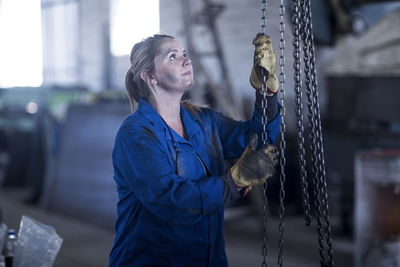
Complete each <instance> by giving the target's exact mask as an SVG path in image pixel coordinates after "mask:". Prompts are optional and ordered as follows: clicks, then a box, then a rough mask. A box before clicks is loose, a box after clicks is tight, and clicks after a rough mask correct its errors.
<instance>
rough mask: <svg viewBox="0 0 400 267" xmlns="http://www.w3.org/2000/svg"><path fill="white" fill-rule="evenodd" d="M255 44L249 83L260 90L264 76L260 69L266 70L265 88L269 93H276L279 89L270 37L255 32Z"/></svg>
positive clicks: (274, 55)
mask: <svg viewBox="0 0 400 267" xmlns="http://www.w3.org/2000/svg"><path fill="white" fill-rule="evenodd" d="M253 44H254V46H255V50H254V60H253V68H252V69H251V74H250V83H251V85H252V86H253V87H254V88H255V89H257V90H260V89H261V88H262V85H263V81H264V76H263V72H262V70H263V69H264V70H265V71H266V76H267V88H268V90H269V92H270V93H272V94H276V93H277V92H278V89H279V83H278V79H277V77H276V75H275V70H276V54H275V50H274V48H273V47H272V41H271V38H270V37H269V36H268V35H262V34H261V33H259V34H257V36H256V38H254V40H253Z"/></svg>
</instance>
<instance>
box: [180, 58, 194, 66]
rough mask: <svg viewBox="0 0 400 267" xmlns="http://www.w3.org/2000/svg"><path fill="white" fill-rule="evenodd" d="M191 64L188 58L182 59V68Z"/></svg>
mask: <svg viewBox="0 0 400 267" xmlns="http://www.w3.org/2000/svg"><path fill="white" fill-rule="evenodd" d="M189 64H192V60H190V58H187V57H184V58H183V64H182V65H183V66H184V67H186V66H187V65H189Z"/></svg>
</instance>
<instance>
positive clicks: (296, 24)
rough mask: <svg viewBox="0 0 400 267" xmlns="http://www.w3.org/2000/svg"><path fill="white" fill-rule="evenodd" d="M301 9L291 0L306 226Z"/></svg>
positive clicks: (306, 196) (298, 136)
mask: <svg viewBox="0 0 400 267" xmlns="http://www.w3.org/2000/svg"><path fill="white" fill-rule="evenodd" d="M300 18H301V9H300V0H293V21H292V23H293V28H292V32H293V59H294V61H293V68H294V82H295V85H294V91H295V95H296V98H295V103H296V118H297V123H296V124H297V138H298V141H297V142H298V146H299V166H300V178H301V191H302V196H303V209H304V219H305V222H306V225H307V226H310V224H311V215H310V210H311V208H310V197H309V193H308V181H307V170H306V166H307V164H306V151H305V144H304V126H303V124H304V116H303V100H302V98H303V97H302V92H301V86H302V82H301V57H300V53H301V52H300V28H301V19H300Z"/></svg>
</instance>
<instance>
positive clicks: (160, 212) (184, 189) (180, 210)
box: [114, 127, 223, 224]
mask: <svg viewBox="0 0 400 267" xmlns="http://www.w3.org/2000/svg"><path fill="white" fill-rule="evenodd" d="M114 167H116V168H117V169H118V171H119V172H120V173H121V174H122V176H123V177H124V178H125V179H126V181H127V183H128V185H129V187H130V188H131V190H132V191H133V192H134V194H135V196H136V197H137V198H138V199H139V200H140V201H141V202H142V203H143V205H144V206H145V207H146V208H147V209H148V210H149V211H150V212H152V213H153V214H154V215H156V216H158V217H159V218H161V219H164V220H166V221H169V222H172V223H175V224H193V223H195V222H196V221H198V220H199V219H200V218H201V216H202V215H213V214H218V213H219V212H221V210H222V208H223V205H222V194H223V192H222V190H223V188H222V182H221V179H220V178H218V177H207V178H204V179H200V180H196V181H191V180H188V179H184V178H182V177H179V176H178V175H177V174H176V173H175V169H174V167H173V166H171V164H170V163H169V161H168V156H167V154H166V152H165V151H164V150H163V148H162V146H161V143H160V142H159V140H158V139H157V138H156V137H155V136H154V135H153V134H152V133H151V132H150V130H148V129H146V128H140V127H138V128H136V129H127V128H124V129H121V130H120V131H119V133H118V135H117V138H116V143H115V148H114Z"/></svg>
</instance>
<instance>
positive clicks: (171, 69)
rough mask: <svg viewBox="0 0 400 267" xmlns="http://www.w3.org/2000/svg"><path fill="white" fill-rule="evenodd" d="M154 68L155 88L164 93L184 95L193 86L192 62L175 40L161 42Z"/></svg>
mask: <svg viewBox="0 0 400 267" xmlns="http://www.w3.org/2000/svg"><path fill="white" fill-rule="evenodd" d="M155 67H156V73H155V79H156V81H157V86H158V87H161V88H163V89H164V90H166V91H169V92H178V93H184V92H186V91H187V90H188V89H190V88H191V87H192V86H193V84H194V80H193V68H192V62H191V60H190V59H189V58H188V56H187V54H186V51H185V50H184V49H183V47H182V45H181V44H180V43H179V42H178V41H176V40H175V39H171V38H165V40H164V41H163V42H162V44H161V47H160V53H159V54H158V55H157V57H156V59H155Z"/></svg>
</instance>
